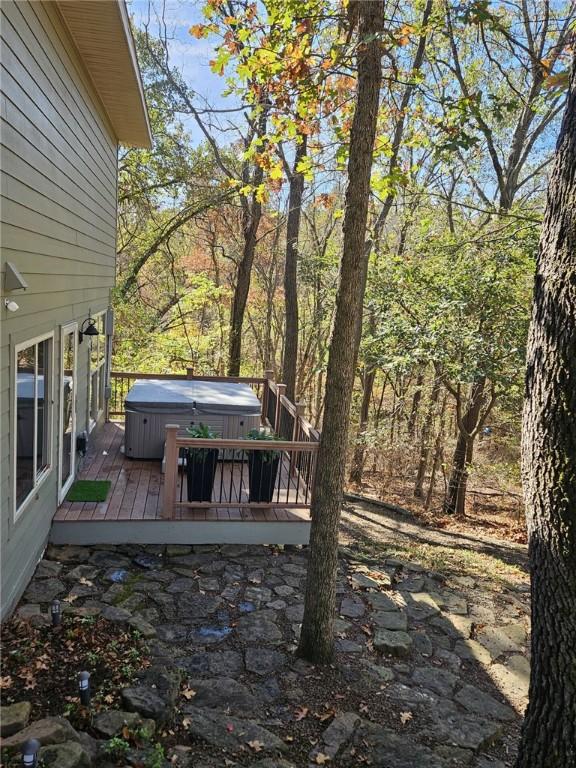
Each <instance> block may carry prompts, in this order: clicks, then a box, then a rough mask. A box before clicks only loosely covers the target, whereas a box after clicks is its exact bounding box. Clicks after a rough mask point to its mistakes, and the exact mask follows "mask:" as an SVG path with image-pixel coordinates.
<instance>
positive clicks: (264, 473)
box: [248, 451, 280, 502]
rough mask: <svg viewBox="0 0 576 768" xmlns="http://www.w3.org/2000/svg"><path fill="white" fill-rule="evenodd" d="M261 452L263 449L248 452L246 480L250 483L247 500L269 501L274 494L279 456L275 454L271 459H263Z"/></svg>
mask: <svg viewBox="0 0 576 768" xmlns="http://www.w3.org/2000/svg"><path fill="white" fill-rule="evenodd" d="M262 453H264V451H249V452H248V480H249V483H250V491H249V494H248V501H254V502H259V501H260V502H270V501H272V496H273V495H274V486H275V485H276V475H277V474H278V464H279V463H280V456H279V455H276V456H274V458H273V459H272V460H271V461H265V460H264V459H263V457H262Z"/></svg>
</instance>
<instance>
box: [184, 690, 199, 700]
mask: <svg viewBox="0 0 576 768" xmlns="http://www.w3.org/2000/svg"><path fill="white" fill-rule="evenodd" d="M182 696H184V698H185V699H187V700H188V701H190V699H193V698H194V696H196V691H195V690H194V689H193V688H184V690H183V691H182Z"/></svg>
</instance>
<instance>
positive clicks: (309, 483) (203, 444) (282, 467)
mask: <svg viewBox="0 0 576 768" xmlns="http://www.w3.org/2000/svg"><path fill="white" fill-rule="evenodd" d="M139 379H188V380H195V381H214V382H222V381H225V382H236V383H243V384H249V385H250V386H251V387H252V389H253V390H254V392H255V394H256V395H257V397H258V398H259V400H260V402H261V403H262V425H263V426H264V427H267V428H268V429H270V430H271V431H272V433H273V436H272V438H271V439H270V440H250V441H247V440H225V439H220V438H218V439H214V440H201V439H198V438H192V437H190V435H189V434H187V433H185V432H183V431H182V430H181V426H179V425H169V426H167V427H166V448H165V483H164V504H163V516H164V517H166V518H173V517H174V516H175V514H176V512H177V509H178V508H182V507H193V508H196V507H199V508H206V507H214V508H229V509H230V508H240V509H241V508H250V509H259V508H260V509H262V508H265V509H268V508H271V507H272V508H277V509H289V508H308V507H310V503H311V494H312V487H313V484H314V474H315V471H316V454H317V451H318V444H319V441H320V433H319V432H318V430H316V429H314V427H313V426H312V425H311V424H310V423H309V422H308V421H306V419H305V418H304V406H303V405H302V404H301V403H292V402H291V401H290V400H289V399H288V398H287V397H286V394H285V392H286V387H285V385H284V384H277V383H276V382H275V381H274V378H273V374H272V372H271V371H266V372H265V373H264V376H236V377H233V376H194V374H193V372H192V370H191V369H188V370H187V372H186V373H185V374H174V373H162V374H157V373H136V372H125V371H113V372H112V373H111V375H110V382H111V394H110V399H109V401H108V411H107V414H108V418H109V419H113V418H119V417H123V416H124V400H125V398H126V395H127V394H128V392H129V390H130V387H131V386H132V385H133V384H134V382H136V381H138V380H139ZM183 426H184V425H182V428H183ZM211 448H212V449H213V448H217V449H218V450H219V461H218V463H217V466H216V472H215V475H214V480H213V482H212V492H211V494H210V498H209V500H205V501H197V500H192V501H189V500H188V468H187V466H186V461H183V460H182V458H183V457H185V456H186V455H187V453H188V450H189V449H202V452H203V453H205V451H207V450H209V449H211ZM263 452H266V453H267V455H268V457H270V455H271V454H270V452H272V455H275V456H276V457H277V459H278V468H277V470H276V479H275V481H274V487H273V492H272V493H271V494H269V496H270V500H266V501H255V500H254V498H256V497H260V495H261V494H260V491H261V489H260V488H259V489H254V488H252V489H250V475H251V471H250V464H251V463H253V461H254V457H255V456H257V455H258V454H260V455H262V453H263ZM198 455H202V453H200V454H198V453H196V456H198ZM194 464H195V472H196V473H198V472H200V474H201V475H204V474H205V473H206V472H210V473H212V472H213V471H214V469H213V466H211V467H209V468H208V465H207V464H204V465H202V463H199V462H198V461H195V462H194ZM252 478H254V474H253V473H252ZM191 479H192V480H194V478H191ZM203 479H204V478H203V477H201V478H200V481H202V480H203Z"/></svg>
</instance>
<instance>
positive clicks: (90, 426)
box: [84, 309, 107, 434]
mask: <svg viewBox="0 0 576 768" xmlns="http://www.w3.org/2000/svg"><path fill="white" fill-rule="evenodd" d="M92 318H93V319H94V320H96V321H99V320H100V319H102V333H99V334H98V336H95V337H93V338H96V339H97V343H98V345H100V343H102V344H103V349H104V353H103V356H102V361H101V362H100V363H98V365H97V366H95V367H92V344H93V341H92V339H91V338H90V336H87V337H84V338H88V339H90V342H89V348H88V413H87V416H88V418H87V422H88V433H89V434H90V432H92V430H93V429H94V427H95V426H96V425H97V424H98V420H99V418H100V416H101V415H102V414H103V413H104V410H105V405H104V387H105V381H104V379H105V376H106V353H107V349H106V310H105V309H103V310H102V311H101V312H97V313H96V314H94V315H92ZM101 338H102V340H103V341H102V342H101V341H100V339H101ZM96 371H99V372H100V373H99V375H98V393H97V400H96V402H97V403H98V402H99V401H100V403H101V405H102V408H98V409H97V411H96V418H95V419H93V418H92V395H93V393H92V376H93V375H94V374H95V373H96Z"/></svg>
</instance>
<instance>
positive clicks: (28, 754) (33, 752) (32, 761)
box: [22, 739, 40, 768]
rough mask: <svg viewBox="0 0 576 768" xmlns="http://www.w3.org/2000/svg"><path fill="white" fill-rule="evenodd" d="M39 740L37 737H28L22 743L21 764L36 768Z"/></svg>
mask: <svg viewBox="0 0 576 768" xmlns="http://www.w3.org/2000/svg"><path fill="white" fill-rule="evenodd" d="M39 749H40V742H39V741H38V739H28V740H27V741H25V742H24V744H23V745H22V765H23V766H26V768H36V766H37V765H38V750H39Z"/></svg>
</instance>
